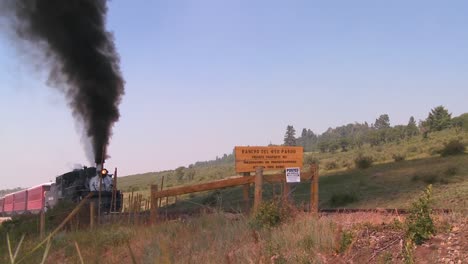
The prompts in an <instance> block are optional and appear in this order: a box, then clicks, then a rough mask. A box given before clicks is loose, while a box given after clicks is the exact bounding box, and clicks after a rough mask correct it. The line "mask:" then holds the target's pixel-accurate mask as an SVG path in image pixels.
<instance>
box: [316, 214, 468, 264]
mask: <svg viewBox="0 0 468 264" xmlns="http://www.w3.org/2000/svg"><path fill="white" fill-rule="evenodd" d="M322 217H328V218H331V219H332V220H333V221H335V222H336V223H337V224H338V225H339V226H340V228H341V229H343V230H349V231H352V232H353V241H352V242H351V245H350V246H349V247H348V249H347V250H346V251H345V252H343V253H341V254H336V255H333V256H329V257H326V258H325V259H324V262H325V263H404V260H403V255H402V249H403V241H404V231H403V230H402V228H401V225H400V224H401V223H402V222H404V218H405V217H404V216H402V215H394V214H382V213H349V214H330V215H323V216H322ZM396 220H398V221H396ZM434 222H435V224H436V228H437V229H438V230H437V234H436V235H435V236H433V237H432V238H431V239H430V240H428V241H426V242H425V243H424V244H422V245H419V246H416V248H415V249H414V258H415V263H422V264H425V263H428V264H429V263H468V218H467V217H461V216H453V215H438V216H435V217H434Z"/></svg>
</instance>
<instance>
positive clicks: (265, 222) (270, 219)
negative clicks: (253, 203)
mask: <svg viewBox="0 0 468 264" xmlns="http://www.w3.org/2000/svg"><path fill="white" fill-rule="evenodd" d="M288 215H289V213H288V208H287V206H286V204H283V203H280V202H275V201H272V202H265V203H262V204H261V205H260V207H259V208H258V211H257V212H256V213H255V215H254V217H253V219H252V220H251V222H250V225H251V226H252V227H253V228H271V227H275V226H278V225H279V224H281V222H283V221H284V220H285V219H286V218H287V217H288Z"/></svg>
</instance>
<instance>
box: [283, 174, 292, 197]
mask: <svg viewBox="0 0 468 264" xmlns="http://www.w3.org/2000/svg"><path fill="white" fill-rule="evenodd" d="M290 192H291V186H290V185H289V182H287V181H286V179H284V181H283V202H288V201H289V195H290Z"/></svg>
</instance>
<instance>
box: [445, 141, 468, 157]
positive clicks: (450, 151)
mask: <svg viewBox="0 0 468 264" xmlns="http://www.w3.org/2000/svg"><path fill="white" fill-rule="evenodd" d="M463 153H465V144H463V142H461V141H460V140H458V139H454V140H451V141H450V142H449V143H447V144H445V146H444V148H443V149H442V151H441V152H440V155H441V156H442V157H446V156H451V155H459V154H463Z"/></svg>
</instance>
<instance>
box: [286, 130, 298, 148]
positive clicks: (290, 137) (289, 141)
mask: <svg viewBox="0 0 468 264" xmlns="http://www.w3.org/2000/svg"><path fill="white" fill-rule="evenodd" d="M284 145H285V146H296V130H295V129H294V127H293V126H290V125H288V126H287V127H286V134H285V135H284Z"/></svg>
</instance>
